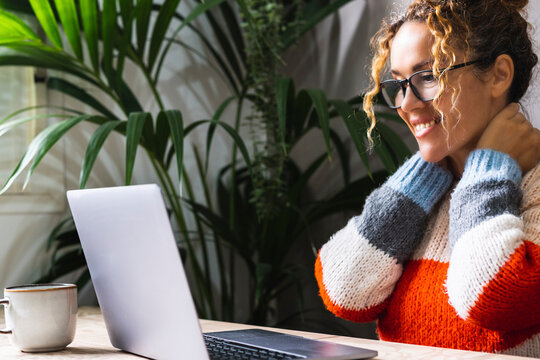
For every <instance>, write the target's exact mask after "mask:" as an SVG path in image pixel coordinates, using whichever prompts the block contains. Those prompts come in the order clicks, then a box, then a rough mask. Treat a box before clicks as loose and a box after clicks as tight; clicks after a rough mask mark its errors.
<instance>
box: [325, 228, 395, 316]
mask: <svg viewBox="0 0 540 360" xmlns="http://www.w3.org/2000/svg"><path fill="white" fill-rule="evenodd" d="M359 254H362V256H358V255H359ZM320 260H321V265H322V269H323V283H324V287H325V289H326V291H327V294H328V296H329V297H330V299H331V300H332V302H333V303H334V304H336V305H338V306H339V307H341V308H344V309H347V310H362V309H366V308H369V307H372V306H375V305H379V304H381V303H382V302H383V301H384V300H386V299H387V298H388V297H389V296H390V294H391V293H392V291H393V290H394V286H395V284H396V282H397V280H398V279H399V277H400V276H401V273H402V271H403V267H402V265H401V264H398V262H397V259H395V258H394V257H392V256H390V255H388V254H386V253H385V252H384V251H382V250H379V249H377V248H376V247H374V246H373V245H371V244H370V243H369V242H368V241H367V240H366V239H365V238H364V237H362V236H361V235H360V234H359V233H358V230H357V227H356V225H355V221H354V218H353V219H351V220H350V221H349V222H348V223H347V226H345V227H344V228H343V229H341V230H340V231H338V232H337V233H336V234H334V236H333V237H332V238H331V239H330V241H329V242H328V243H326V244H325V245H324V246H323V247H322V248H321V252H320Z"/></svg>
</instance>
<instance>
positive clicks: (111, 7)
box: [101, 0, 116, 86]
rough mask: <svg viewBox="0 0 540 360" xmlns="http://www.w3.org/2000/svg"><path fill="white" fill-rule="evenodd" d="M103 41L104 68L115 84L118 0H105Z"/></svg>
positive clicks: (102, 18) (102, 25)
mask: <svg viewBox="0 0 540 360" xmlns="http://www.w3.org/2000/svg"><path fill="white" fill-rule="evenodd" d="M101 20H102V21H101V41H102V47H103V65H102V66H103V70H104V72H105V75H106V76H107V80H108V81H109V85H112V86H114V77H113V76H112V72H113V47H114V39H115V38H116V0H113V1H110V0H109V1H104V2H103V12H102V16H101Z"/></svg>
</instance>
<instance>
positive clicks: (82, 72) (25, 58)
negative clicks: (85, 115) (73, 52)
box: [0, 43, 100, 87]
mask: <svg viewBox="0 0 540 360" xmlns="http://www.w3.org/2000/svg"><path fill="white" fill-rule="evenodd" d="M4 46H5V47H6V48H9V49H11V50H13V52H11V53H8V54H0V66H6V65H9V66H35V67H42V68H46V69H53V70H59V71H62V72H65V73H68V74H72V75H75V76H77V77H78V78H80V79H83V80H85V81H87V82H89V83H91V84H93V85H96V86H98V87H99V86H100V84H99V83H98V82H97V81H96V80H95V78H94V76H93V74H91V73H90V72H88V69H85V68H83V67H81V66H80V65H79V64H77V63H75V62H74V61H73V58H72V57H70V56H69V55H66V54H64V53H59V52H53V51H51V50H50V48H47V47H45V46H41V45H37V44H30V43H13V44H6V45H4Z"/></svg>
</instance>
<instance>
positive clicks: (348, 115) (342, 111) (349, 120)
mask: <svg viewBox="0 0 540 360" xmlns="http://www.w3.org/2000/svg"><path fill="white" fill-rule="evenodd" d="M330 104H331V105H332V106H333V107H334V108H335V109H336V110H337V112H338V113H339V115H340V116H341V118H342V119H343V121H344V122H345V125H346V126H347V129H348V130H349V134H350V136H351V139H352V141H353V144H354V146H355V148H356V151H357V153H358V155H359V156H360V159H361V160H362V163H363V164H364V167H365V168H366V170H367V172H368V174H370V175H371V170H370V168H369V162H368V157H367V149H366V146H365V143H364V135H365V134H366V131H367V126H366V122H365V121H363V119H358V117H357V116H356V113H355V111H354V110H353V108H352V106H350V105H349V104H348V103H346V102H345V101H342V100H333V101H330Z"/></svg>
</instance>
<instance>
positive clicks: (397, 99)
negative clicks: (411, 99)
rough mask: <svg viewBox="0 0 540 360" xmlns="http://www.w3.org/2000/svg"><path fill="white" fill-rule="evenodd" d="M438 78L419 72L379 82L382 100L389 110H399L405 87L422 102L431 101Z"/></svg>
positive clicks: (435, 92) (428, 73) (437, 88)
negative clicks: (404, 77)
mask: <svg viewBox="0 0 540 360" xmlns="http://www.w3.org/2000/svg"><path fill="white" fill-rule="evenodd" d="M483 60H484V59H478V60H474V61H468V62H464V63H462V64H458V65H453V66H450V67H449V68H446V69H443V70H441V71H440V72H446V71H450V70H455V69H459V68H462V67H465V66H469V65H473V64H476V63H478V62H480V61H483ZM439 85H440V82H439V78H437V77H436V76H435V75H434V74H433V70H420V71H417V72H415V73H414V74H412V75H411V76H409V78H407V79H403V80H385V81H383V82H381V84H380V87H381V92H382V94H383V97H384V100H386V103H387V104H388V106H389V107H390V108H391V109H399V108H400V107H401V104H402V103H403V99H405V94H406V92H407V87H410V88H411V90H412V92H413V94H414V95H415V96H416V97H417V98H418V99H420V100H422V101H431V100H433V99H434V98H435V96H437V94H438V93H439V90H440V87H439Z"/></svg>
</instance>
